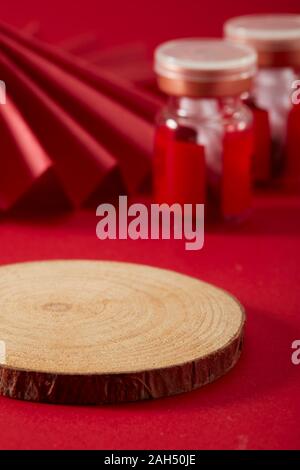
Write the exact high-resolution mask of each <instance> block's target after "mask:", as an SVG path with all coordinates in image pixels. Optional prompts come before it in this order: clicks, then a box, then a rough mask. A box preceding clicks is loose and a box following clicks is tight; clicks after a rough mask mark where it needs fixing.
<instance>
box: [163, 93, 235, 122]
mask: <svg viewBox="0 0 300 470" xmlns="http://www.w3.org/2000/svg"><path fill="white" fill-rule="evenodd" d="M242 105H243V103H242V97H241V96H237V97H222V98H191V97H184V96H182V97H174V96H172V97H169V102H168V107H169V109H170V110H172V112H173V113H175V114H176V115H177V116H179V117H183V118H184V117H191V118H192V117H197V119H203V120H206V119H210V118H213V117H214V116H217V115H220V114H221V115H222V116H223V117H224V116H228V117H229V116H232V115H233V114H234V113H235V112H236V111H238V110H239V109H240V107H241V106H242Z"/></svg>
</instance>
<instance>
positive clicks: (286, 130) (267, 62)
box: [224, 14, 300, 182]
mask: <svg viewBox="0 0 300 470" xmlns="http://www.w3.org/2000/svg"><path fill="white" fill-rule="evenodd" d="M224 31H225V37H226V38H228V39H230V40H232V41H234V42H235V43H236V44H245V45H250V46H252V47H253V48H255V50H256V52H257V55H258V66H259V69H258V73H257V75H256V77H255V80H254V86H253V88H252V91H251V94H250V95H249V97H248V101H249V105H250V106H251V108H252V110H253V112H254V130H255V152H254V176H255V179H256V181H258V182H266V181H269V180H270V179H271V178H272V177H276V176H280V175H282V174H285V175H286V176H288V175H293V177H296V176H297V174H298V178H299V175H300V150H299V149H300V106H299V103H298V102H297V101H296V100H293V95H295V87H297V83H299V82H297V80H299V78H300V15H297V14H271V15H270V14H267V15H263V14H260V15H248V16H241V17H237V18H232V19H230V20H228V21H227V22H226V23H225V27H224Z"/></svg>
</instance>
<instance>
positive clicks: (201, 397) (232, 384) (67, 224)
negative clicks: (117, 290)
mask: <svg viewBox="0 0 300 470" xmlns="http://www.w3.org/2000/svg"><path fill="white" fill-rule="evenodd" d="M259 11H260V12H262V11H264V12H265V11H270V12H275V11H279V12H280V11H293V12H298V13H300V5H299V0H287V1H283V0H273V1H267V0H260V1H258V0H253V1H252V2H249V4H248V5H247V4H246V3H245V4H242V2H227V1H226V2H225V1H224V2H217V1H214V2H213V1H211V2H204V1H202V2H200V1H195V0H184V1H179V0H177V1H176V0H172V1H169V0H152V1H151V2H145V1H142V0H139V1H138V0H130V2H122V1H116V0H111V1H105V2H102V1H99V0H98V1H97V0H84V1H74V0H73V1H71V0H68V1H67V0H52V1H51V2H50V1H49V2H38V1H33V0H27V1H26V2H24V1H22V0H19V1H17V0H11V1H10V2H4V1H3V0H2V2H1V5H0V12H1V18H2V20H4V21H7V22H9V23H11V24H13V25H16V26H19V27H22V26H24V24H26V23H28V22H31V21H32V20H33V21H35V20H37V21H38V22H39V23H40V33H39V34H40V36H41V37H43V38H44V39H46V40H49V41H53V42H59V41H61V40H63V39H67V38H70V37H72V36H76V35H79V34H81V33H85V32H87V31H95V32H96V33H97V36H98V38H99V39H98V40H99V45H112V44H121V43H127V42H134V41H137V40H138V41H144V42H145V43H146V44H147V45H148V46H149V47H153V46H154V45H155V44H157V43H158V42H160V41H162V40H165V39H169V38H172V37H179V36H195V35H199V36H205V35H209V36H212V35H218V34H220V33H221V26H222V23H223V21H224V20H225V19H226V18H227V17H230V16H232V15H237V14H244V13H250V12H259ZM254 205H255V211H254V215H253V218H252V219H251V220H250V221H249V222H247V223H246V224H245V225H243V226H241V227H239V228H235V229H233V228H231V229H225V228H218V227H217V228H211V229H209V230H208V231H207V233H206V240H205V247H204V249H203V250H202V251H200V252H197V253H195V252H187V251H185V250H184V246H183V243H181V242H166V241H164V242H159V241H139V242H136V241H107V242H100V241H99V240H97V239H96V235H95V227H96V217H95V215H94V213H93V212H89V211H81V212H78V213H74V214H72V213H68V214H65V215H60V216H50V215H48V216H47V217H46V216H45V217H44V218H36V217H33V216H32V217H31V216H26V217H25V216H23V217H20V216H18V217H13V216H5V217H4V216H3V217H2V220H1V222H0V262H1V263H10V262H16V261H23V260H33V259H47V258H93V259H117V260H124V261H133V262H139V263H145V264H151V265H155V266H161V267H164V268H171V269H175V270H178V271H180V272H183V273H186V274H191V275H194V276H197V277H199V278H203V279H204V280H206V281H209V282H213V283H215V284H216V285H218V286H220V287H223V288H225V289H228V290H230V291H231V292H232V293H233V294H234V295H236V296H237V297H238V298H239V299H240V300H241V302H242V303H243V304H244V305H245V307H246V310H247V314H248V325H247V332H246V343H245V351H244V354H243V356H242V358H241V360H240V362H239V363H238V365H237V366H236V368H235V369H234V370H233V371H232V372H230V373H229V374H228V375H227V376H226V377H224V378H222V379H220V380H218V381H217V382H216V383H213V384H211V385H209V386H207V387H204V388H203V389H201V390H198V391H195V392H192V393H189V394H186V395H181V396H177V397H173V398H168V399H162V400H157V401H152V402H145V403H136V404H130V405H119V406H109V407H97V408H88V407H87V408H85V407H81V408H80V407H64V406H48V405H41V404H32V403H24V402H19V401H14V400H9V399H5V398H0V448H2V449H15V448H25V449H32V448H33V449H37V448H42V449H45V448H47V449H62V448H63V449H65V448H67V449H73V448H74V449H78V448H80V449H92V448H96V449H99V448H111V449H116V448H120V449H122V448H126V449H129V448H153V449H154V448H158V449H168V448H187V449H188V448H207V449H213V448H230V449H232V448H233V449H246V448H259V449H262V448H272V449H280V448H298V449H299V448H300V432H299V419H300V404H299V388H300V380H299V378H300V365H299V366H298V367H297V366H294V365H292V363H291V353H292V350H291V344H292V342H293V341H294V340H295V339H300V316H299V315H300V313H299V306H300V293H299V292H300V290H299V284H300V269H299V263H300V255H299V235H300V218H299V215H300V199H299V197H296V196H291V195H288V194H280V193H279V194H270V193H266V194H264V195H260V196H257V197H256V200H255V204H254ZM0 328H1V325H0Z"/></svg>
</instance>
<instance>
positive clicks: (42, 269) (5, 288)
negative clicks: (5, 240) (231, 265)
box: [0, 260, 245, 404]
mask: <svg viewBox="0 0 300 470" xmlns="http://www.w3.org/2000/svg"><path fill="white" fill-rule="evenodd" d="M244 321H245V315H244V312H243V308H242V307H241V305H240V304H239V303H238V302H237V301H236V300H235V299H234V298H233V297H231V296H230V295H229V294H227V293H226V292H224V291H222V290H220V289H218V288H216V287H214V286H212V285H209V284H207V283H204V282H201V281H199V280H197V279H194V278H191V277H188V276H184V275H181V274H178V273H175V272H171V271H166V270H162V269H157V268H151V267H147V266H142V265H135V264H127V263H114V262H103V261H79V260H78V261H47V262H35V263H20V264H15V265H9V266H3V267H1V268H0V363H1V365H0V393H1V394H2V395H5V396H8V397H13V398H19V399H24V400H32V401H40V402H47V403H63V404H102V403H116V402H125V401H135V400H143V399H148V398H158V397H163V396H169V395H173V394H176V393H181V392H187V391H190V390H193V389H195V388H198V387H201V386H202V385H205V384H207V383H208V382H211V381H213V380H215V379H217V378H218V377H220V376H221V375H223V374H224V373H226V372H227V371H228V370H229V369H231V368H232V367H233V366H234V364H235V363H236V362H237V360H238V358H239V356H240V352H241V348H242V341H243V329H244Z"/></svg>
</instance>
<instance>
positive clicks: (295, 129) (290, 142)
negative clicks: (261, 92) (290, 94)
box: [285, 104, 300, 191]
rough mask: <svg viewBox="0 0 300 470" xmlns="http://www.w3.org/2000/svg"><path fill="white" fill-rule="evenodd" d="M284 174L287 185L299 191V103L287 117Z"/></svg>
mask: <svg viewBox="0 0 300 470" xmlns="http://www.w3.org/2000/svg"><path fill="white" fill-rule="evenodd" d="M285 176H286V181H287V185H288V184H290V185H291V187H292V189H296V190H297V189H298V190H299V191H300V104H297V105H294V106H293V108H292V109H291V112H290V114H289V118H288V131H287V148H286V165H285Z"/></svg>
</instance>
